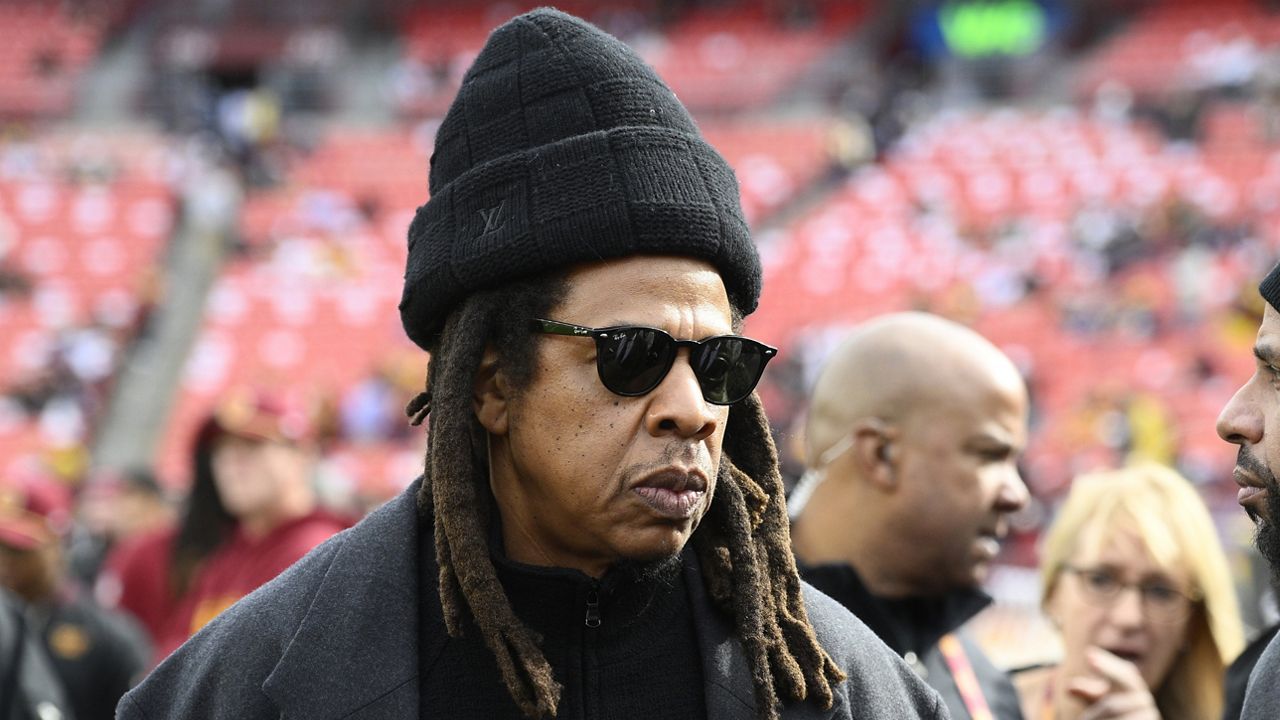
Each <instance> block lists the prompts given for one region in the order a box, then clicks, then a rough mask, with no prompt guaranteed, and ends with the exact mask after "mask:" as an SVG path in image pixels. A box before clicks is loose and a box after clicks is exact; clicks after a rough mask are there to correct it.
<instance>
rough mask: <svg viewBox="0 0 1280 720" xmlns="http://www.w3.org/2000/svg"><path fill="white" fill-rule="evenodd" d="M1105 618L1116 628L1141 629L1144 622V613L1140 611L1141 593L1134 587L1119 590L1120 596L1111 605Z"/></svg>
mask: <svg viewBox="0 0 1280 720" xmlns="http://www.w3.org/2000/svg"><path fill="white" fill-rule="evenodd" d="M1107 616H1108V617H1109V618H1110V620H1111V622H1112V624H1114V625H1115V626H1116V627H1121V628H1137V627H1141V626H1142V624H1143V622H1145V621H1146V613H1144V612H1143V609H1142V593H1141V591H1139V590H1138V588H1136V587H1126V588H1121V590H1120V594H1119V595H1117V596H1116V599H1115V601H1114V602H1112V603H1111V609H1110V612H1108V613H1107Z"/></svg>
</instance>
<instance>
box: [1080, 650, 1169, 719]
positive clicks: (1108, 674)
mask: <svg viewBox="0 0 1280 720" xmlns="http://www.w3.org/2000/svg"><path fill="white" fill-rule="evenodd" d="M1085 660H1086V661H1087V662H1088V663H1089V667H1090V668H1091V669H1092V670H1093V672H1094V674H1092V675H1084V676H1078V677H1074V678H1071V680H1070V681H1069V682H1068V683H1067V692H1068V693H1070V694H1071V695H1072V696H1073V697H1075V698H1077V699H1078V700H1080V701H1081V702H1083V703H1085V705H1086V706H1087V707H1086V708H1085V711H1084V713H1083V714H1081V715H1080V718H1079V720H1160V713H1159V712H1158V711H1157V710H1156V701H1155V698H1153V697H1151V690H1150V689H1149V688H1147V683H1146V682H1145V681H1143V679H1142V674H1141V673H1139V672H1138V668H1137V666H1135V665H1134V664H1133V663H1131V662H1129V661H1128V660H1125V659H1124V658H1120V657H1117V656H1115V655H1112V654H1111V653H1109V652H1107V651H1106V650H1103V649H1102V648H1097V647H1091V648H1089V650H1088V652H1087V653H1086V654H1085Z"/></svg>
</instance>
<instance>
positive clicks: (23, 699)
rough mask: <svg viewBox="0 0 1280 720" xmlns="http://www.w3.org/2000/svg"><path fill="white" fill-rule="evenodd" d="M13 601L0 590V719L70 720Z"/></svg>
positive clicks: (34, 639)
mask: <svg viewBox="0 0 1280 720" xmlns="http://www.w3.org/2000/svg"><path fill="white" fill-rule="evenodd" d="M36 635H37V631H36V630H35V629H34V628H32V627H31V626H30V624H29V623H28V622H27V619H26V617H25V616H24V615H23V612H22V604H21V603H20V602H19V600H18V599H17V598H15V597H14V596H12V595H10V594H9V593H8V592H6V591H4V590H0V718H6V719H7V720H41V719H42V718H70V717H71V706H70V705H68V704H67V702H66V699H65V697H64V693H63V690H62V683H61V682H60V681H59V680H58V678H57V676H56V675H55V674H54V672H53V668H52V667H50V666H49V660H48V659H47V658H46V657H45V655H44V652H42V651H41V650H40V648H39V645H38V638H37V637H36Z"/></svg>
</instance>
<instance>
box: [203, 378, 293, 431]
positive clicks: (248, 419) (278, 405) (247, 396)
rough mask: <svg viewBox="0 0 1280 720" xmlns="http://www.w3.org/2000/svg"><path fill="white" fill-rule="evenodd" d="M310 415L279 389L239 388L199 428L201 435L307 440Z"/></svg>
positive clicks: (229, 394)
mask: <svg viewBox="0 0 1280 720" xmlns="http://www.w3.org/2000/svg"><path fill="white" fill-rule="evenodd" d="M311 432H312V427H311V418H310V415H309V413H308V412H307V411H306V409H305V408H303V407H301V406H300V405H299V404H297V403H293V402H290V401H289V400H288V399H287V398H286V397H284V396H283V395H281V394H278V393H271V392H268V391H266V390H262V389H258V388H240V389H237V390H234V391H232V392H230V393H228V394H227V395H226V396H225V397H224V398H223V399H222V400H221V401H219V403H218V404H217V406H216V407H215V408H214V409H213V413H212V414H211V415H210V416H209V419H208V420H207V421H205V424H204V426H203V427H202V428H201V430H200V435H199V436H200V438H201V439H212V438H213V437H216V436H217V435H221V434H226V435H232V436H235V437H239V438H244V439H247V440H260V441H264V442H288V443H293V444H303V443H306V442H307V441H308V440H309V439H310V438H311Z"/></svg>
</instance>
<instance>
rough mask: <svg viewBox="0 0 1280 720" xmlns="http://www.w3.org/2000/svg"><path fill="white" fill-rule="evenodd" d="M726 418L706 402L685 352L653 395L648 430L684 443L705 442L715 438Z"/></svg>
mask: <svg viewBox="0 0 1280 720" xmlns="http://www.w3.org/2000/svg"><path fill="white" fill-rule="evenodd" d="M723 417H724V413H723V412H718V411H717V410H716V409H714V408H713V407H712V406H711V404H710V403H708V402H707V401H706V398H704V397H702V386H701V385H699V384H698V378H697V377H696V376H695V375H694V374H693V367H692V366H690V365H689V353H688V351H687V350H681V352H680V355H679V357H677V358H676V361H675V364H674V365H672V366H671V371H670V372H668V373H667V376H666V377H665V378H663V379H662V383H660V384H659V385H658V387H656V388H654V389H653V392H652V393H650V401H649V411H648V413H647V414H646V415H645V427H646V429H648V431H649V434H651V435H653V436H655V437H658V436H661V435H668V434H674V435H676V436H678V437H680V438H682V439H688V440H703V439H705V438H707V437H710V436H711V435H713V434H714V433H715V431H716V429H717V428H719V426H720V422H721V420H722V419H723Z"/></svg>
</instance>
